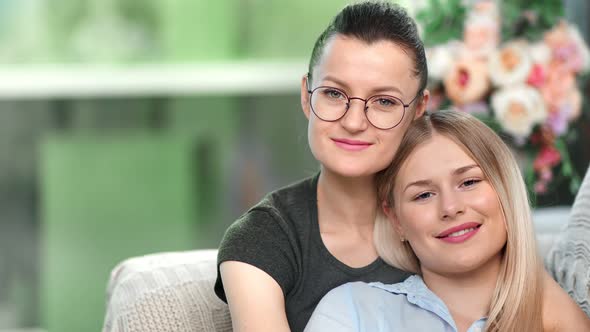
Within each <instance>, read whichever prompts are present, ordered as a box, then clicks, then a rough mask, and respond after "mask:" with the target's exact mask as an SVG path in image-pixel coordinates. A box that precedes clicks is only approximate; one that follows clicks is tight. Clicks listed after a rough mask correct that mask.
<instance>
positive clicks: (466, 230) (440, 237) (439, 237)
mask: <svg viewBox="0 0 590 332" xmlns="http://www.w3.org/2000/svg"><path fill="white" fill-rule="evenodd" d="M480 227H481V225H479V226H476V227H469V228H466V229H462V230H460V231H456V232H453V233H450V234H448V235H443V236H437V237H436V238H437V239H443V238H452V237H459V236H461V235H465V234H467V233H469V232H473V231H474V230H476V229H478V228H480Z"/></svg>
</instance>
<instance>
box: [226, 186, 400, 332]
mask: <svg viewBox="0 0 590 332" xmlns="http://www.w3.org/2000/svg"><path fill="white" fill-rule="evenodd" d="M317 180H318V175H316V176H314V177H313V178H309V179H306V180H303V181H300V182H298V183H295V184H292V185H290V186H288V187H285V188H283V189H280V190H277V191H275V192H273V193H270V194H269V195H268V196H266V197H265V198H264V199H263V200H262V201H261V202H260V203H258V204H257V205H256V206H254V207H252V208H251V209H250V210H249V211H248V212H246V213H245V214H244V215H242V216H241V217H240V218H239V219H238V220H237V221H236V222H234V223H233V224H232V225H231V226H230V227H229V229H228V230H227V231H226V233H225V235H224V237H223V240H222V242H221V245H220V247H219V253H218V256H217V280H216V282H215V293H216V294H217V296H219V298H220V299H222V300H223V301H226V302H227V300H226V298H225V292H224V291H223V284H222V282H221V278H220V276H219V264H221V263H222V262H225V261H240V262H244V263H248V264H250V265H253V266H256V267H257V268H259V269H261V270H263V271H265V272H266V273H268V274H269V275H270V276H271V277H272V278H274V279H275V280H276V282H277V283H278V284H279V285H280V286H281V288H282V290H283V294H284V296H285V307H286V312H287V319H288V320H289V326H290V327H291V331H292V332H298V331H303V329H304V328H305V325H306V324H307V321H308V320H309V318H310V316H311V313H312V312H313V310H314V309H315V307H316V305H317V304H318V302H319V301H320V299H321V298H322V297H323V296H324V295H325V294H326V293H327V292H328V291H330V290H331V289H333V288H335V287H337V286H339V285H342V284H344V283H347V282H350V281H366V282H371V281H380V282H383V283H387V284H393V283H396V282H400V281H402V280H404V279H405V278H406V277H407V276H408V275H409V274H407V273H405V272H402V271H400V270H398V269H396V268H394V267H391V266H389V265H387V264H385V262H384V261H383V260H381V259H380V258H378V259H377V260H375V261H374V262H373V263H371V264H369V265H368V266H365V267H362V268H352V267H349V266H348V265H346V264H344V263H342V262H340V261H339V260H338V259H336V258H335V257H334V256H332V254H330V252H329V251H328V249H327V248H326V247H325V246H324V243H323V242H322V238H321V235H320V229H319V224H318V211H317Z"/></svg>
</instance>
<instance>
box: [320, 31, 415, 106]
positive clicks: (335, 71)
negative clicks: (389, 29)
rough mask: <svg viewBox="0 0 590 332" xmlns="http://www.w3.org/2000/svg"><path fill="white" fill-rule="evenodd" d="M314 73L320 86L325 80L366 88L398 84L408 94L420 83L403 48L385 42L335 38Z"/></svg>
mask: <svg viewBox="0 0 590 332" xmlns="http://www.w3.org/2000/svg"><path fill="white" fill-rule="evenodd" d="M313 70H314V72H313V77H314V80H317V81H316V82H317V84H319V83H320V82H321V81H322V80H323V79H324V78H326V77H331V78H337V80H339V81H342V82H346V83H347V84H349V85H354V86H355V87H356V86H358V87H364V88H372V87H375V86H377V85H381V86H387V85H391V84H395V85H397V86H398V87H399V89H400V90H402V91H404V94H406V93H407V94H408V95H410V94H412V92H413V91H414V90H416V89H417V88H418V84H419V82H418V81H419V78H418V77H417V76H416V75H415V61H414V59H413V58H412V57H411V56H410V55H408V52H407V51H406V50H405V49H404V48H403V47H401V46H399V45H397V44H395V43H393V42H391V41H386V40H380V41H376V42H373V43H366V42H364V41H361V40H359V39H357V38H354V37H346V36H342V35H336V36H334V37H332V38H330V39H329V40H328V42H327V43H326V46H325V48H324V51H323V53H322V55H321V57H320V60H319V61H318V64H317V65H316V67H315V68H314V69H313ZM314 84H316V83H315V82H314Z"/></svg>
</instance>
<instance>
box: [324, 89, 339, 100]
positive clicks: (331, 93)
mask: <svg viewBox="0 0 590 332" xmlns="http://www.w3.org/2000/svg"><path fill="white" fill-rule="evenodd" d="M326 95H328V97H330V98H334V99H338V98H342V92H340V91H337V90H328V91H326Z"/></svg>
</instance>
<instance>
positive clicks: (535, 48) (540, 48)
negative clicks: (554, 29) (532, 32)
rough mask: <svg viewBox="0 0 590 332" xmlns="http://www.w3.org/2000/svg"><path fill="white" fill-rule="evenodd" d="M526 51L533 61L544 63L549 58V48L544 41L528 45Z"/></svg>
mask: <svg viewBox="0 0 590 332" xmlns="http://www.w3.org/2000/svg"><path fill="white" fill-rule="evenodd" d="M528 53H529V55H530V57H531V60H533V62H534V63H538V64H542V65H546V64H548V63H549V61H550V60H551V56H552V55H551V49H550V48H549V46H547V44H545V43H544V42H537V43H534V44H531V45H529V47H528Z"/></svg>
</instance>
